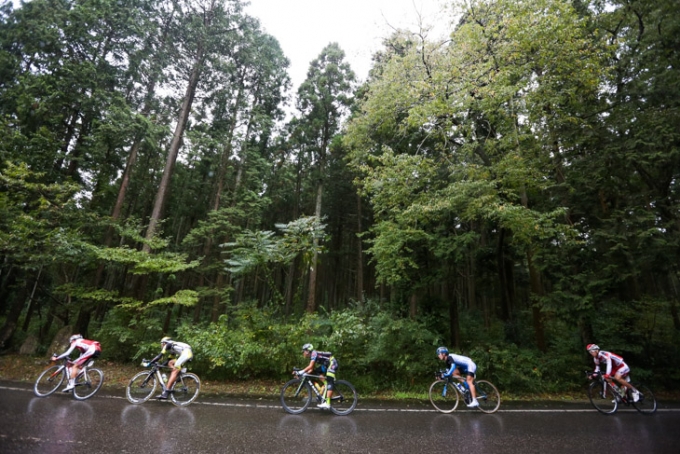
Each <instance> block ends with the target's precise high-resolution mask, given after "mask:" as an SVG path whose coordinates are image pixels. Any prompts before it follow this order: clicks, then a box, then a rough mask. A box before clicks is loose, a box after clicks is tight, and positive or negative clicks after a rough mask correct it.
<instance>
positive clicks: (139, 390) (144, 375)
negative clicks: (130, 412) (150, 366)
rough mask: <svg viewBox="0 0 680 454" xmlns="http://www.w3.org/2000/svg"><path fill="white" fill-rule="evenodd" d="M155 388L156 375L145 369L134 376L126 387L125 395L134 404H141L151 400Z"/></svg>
mask: <svg viewBox="0 0 680 454" xmlns="http://www.w3.org/2000/svg"><path fill="white" fill-rule="evenodd" d="M155 390H156V375H155V374H154V373H153V372H150V371H143V372H139V373H138V374H137V375H135V376H134V377H132V380H130V383H128V385H127V388H126V389H125V397H127V400H128V401H129V402H130V403H132V404H140V403H142V402H146V401H147V400H149V399H150V398H151V396H152V395H153V393H154V391H155Z"/></svg>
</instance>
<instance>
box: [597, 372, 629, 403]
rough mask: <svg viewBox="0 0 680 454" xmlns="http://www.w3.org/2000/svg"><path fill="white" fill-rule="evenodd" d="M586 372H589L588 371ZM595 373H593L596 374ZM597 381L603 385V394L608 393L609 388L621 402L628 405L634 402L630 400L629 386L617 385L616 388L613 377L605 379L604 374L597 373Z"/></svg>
mask: <svg viewBox="0 0 680 454" xmlns="http://www.w3.org/2000/svg"><path fill="white" fill-rule="evenodd" d="M586 374H588V373H587V372H586ZM594 375H595V374H593V376H594ZM595 379H596V380H597V381H599V382H600V384H601V385H602V396H605V395H606V393H607V390H609V392H610V393H611V395H612V396H613V397H614V398H615V399H616V400H617V401H619V402H622V403H624V404H626V405H630V404H631V403H632V402H630V401H629V400H628V388H627V387H626V386H621V385H617V386H618V389H617V388H614V384H613V383H612V381H611V380H612V379H611V378H610V379H609V380H607V379H605V378H604V376H603V375H602V374H597V378H595ZM621 391H623V393H622V392H621Z"/></svg>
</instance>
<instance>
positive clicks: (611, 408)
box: [588, 381, 619, 415]
mask: <svg viewBox="0 0 680 454" xmlns="http://www.w3.org/2000/svg"><path fill="white" fill-rule="evenodd" d="M588 398H589V399H590V403H591V404H593V407H595V408H596V409H597V411H599V412H600V413H604V414H605V415H609V414H611V413H614V412H615V411H616V409H617V408H618V406H619V402H618V397H617V396H616V395H614V392H613V391H612V390H611V388H610V387H609V386H606V387H603V384H602V382H600V381H595V382H593V383H591V384H590V387H589V388H588Z"/></svg>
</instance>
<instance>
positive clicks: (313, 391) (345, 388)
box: [281, 369, 358, 416]
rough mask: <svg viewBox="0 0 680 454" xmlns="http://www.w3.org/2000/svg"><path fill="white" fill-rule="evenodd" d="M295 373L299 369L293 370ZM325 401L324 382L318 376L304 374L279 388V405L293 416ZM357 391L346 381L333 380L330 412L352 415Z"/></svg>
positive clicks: (355, 404)
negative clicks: (313, 404) (315, 403)
mask: <svg viewBox="0 0 680 454" xmlns="http://www.w3.org/2000/svg"><path fill="white" fill-rule="evenodd" d="M293 370H294V371H295V372H298V371H300V369H293ZM312 399H314V400H316V402H317V403H319V404H320V403H322V402H324V401H325V400H326V382H325V381H324V380H323V379H322V378H321V376H320V375H311V374H304V375H302V376H298V377H297V378H294V379H292V380H290V381H289V382H287V383H286V384H285V385H283V388H281V405H282V406H283V409H284V410H285V411H286V412H288V413H290V414H293V415H299V414H300V413H302V412H303V411H305V410H307V407H309V405H310V404H311V403H312ZM357 401H358V397H357V391H356V389H354V386H353V385H352V384H351V383H350V382H348V381H347V380H335V382H334V385H333V397H331V408H330V410H331V412H333V413H334V414H336V415H340V416H344V415H348V414H350V413H352V412H353V411H354V409H355V408H356V406H357Z"/></svg>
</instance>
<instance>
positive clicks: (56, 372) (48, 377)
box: [33, 366, 66, 397]
mask: <svg viewBox="0 0 680 454" xmlns="http://www.w3.org/2000/svg"><path fill="white" fill-rule="evenodd" d="M65 374H66V373H65V371H64V368H63V366H52V367H50V368H49V369H47V370H45V371H44V372H43V373H42V374H40V376H39V377H38V379H37V380H36V381H35V385H34V386H33V393H34V394H35V395H36V396H38V397H45V396H49V395H50V394H52V393H53V392H55V391H56V390H57V388H59V386H60V385H61V383H62V382H63V381H64V376H65Z"/></svg>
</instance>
